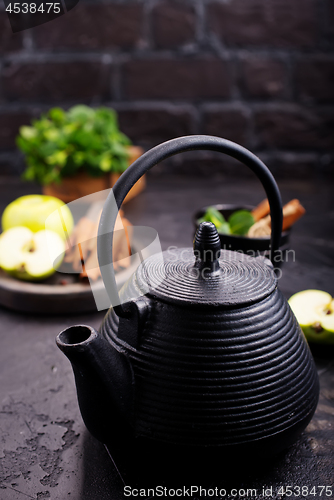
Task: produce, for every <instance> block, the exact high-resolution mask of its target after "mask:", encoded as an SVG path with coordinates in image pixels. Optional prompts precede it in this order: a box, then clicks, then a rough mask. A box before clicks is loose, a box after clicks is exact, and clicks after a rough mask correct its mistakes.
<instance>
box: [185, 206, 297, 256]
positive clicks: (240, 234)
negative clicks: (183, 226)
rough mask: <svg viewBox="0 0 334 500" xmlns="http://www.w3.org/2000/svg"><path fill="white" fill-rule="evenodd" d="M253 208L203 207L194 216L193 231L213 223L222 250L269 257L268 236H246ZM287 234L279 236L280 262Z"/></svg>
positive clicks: (283, 233) (286, 232)
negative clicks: (200, 225) (201, 225)
mask: <svg viewBox="0 0 334 500" xmlns="http://www.w3.org/2000/svg"><path fill="white" fill-rule="evenodd" d="M253 208H255V207H253V206H250V205H244V206H241V205H233V204H226V205H223V204H218V205H211V206H207V207H203V208H201V209H200V210H198V211H197V212H196V213H195V214H194V217H193V222H194V226H195V231H196V230H197V228H198V226H199V224H200V223H201V222H204V221H208V222H213V224H214V225H215V226H216V228H217V231H218V234H219V238H220V242H221V246H222V249H224V250H231V251H234V252H236V251H239V252H243V253H246V254H248V255H250V256H252V257H257V256H258V255H265V256H267V257H270V236H263V237H261V238H254V237H249V236H248V231H249V229H250V228H251V226H252V225H253V224H254V223H255V220H254V217H253V215H252V213H251V211H252V210H253ZM289 234H290V230H287V231H284V232H282V235H281V244H280V250H281V251H282V261H284V252H285V251H286V250H287V249H288V243H289ZM279 264H280V263H278V265H279Z"/></svg>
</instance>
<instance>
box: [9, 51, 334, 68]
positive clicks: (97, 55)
mask: <svg viewBox="0 0 334 500" xmlns="http://www.w3.org/2000/svg"><path fill="white" fill-rule="evenodd" d="M106 55H108V56H110V57H112V58H113V60H114V61H119V62H120V63H123V64H126V63H128V62H143V63H145V62H154V61H159V62H163V61H168V62H170V61H172V62H178V61H181V62H185V61H195V62H196V61H200V60H221V61H223V62H233V61H236V60H244V59H246V58H247V57H254V56H258V57H264V58H267V59H268V60H272V59H278V60H288V58H291V59H293V61H294V63H295V62H296V61H298V60H301V61H303V60H305V61H309V60H312V59H320V60H321V59H323V60H324V61H332V60H333V61H334V50H333V51H331V52H328V53H325V54H324V52H319V51H315V52H312V53H309V54H307V56H306V54H304V53H300V52H299V53H297V52H289V51H286V52H282V51H280V52H275V53H274V52H272V53H268V52H259V51H256V52H249V51H247V52H245V50H239V51H235V52H234V51H230V52H225V53H224V55H219V56H217V55H215V54H213V53H212V52H208V51H205V52H204V51H203V52H200V53H196V55H195V54H191V55H189V54H182V53H180V52H177V53H174V52H170V51H152V52H151V51H145V52H144V51H142V50H141V49H139V50H135V51H134V52H126V51H113V50H101V51H86V52H83V51H73V52H66V51H62V52H53V51H37V50H36V49H33V48H31V47H29V48H23V49H22V50H21V51H19V52H17V53H15V54H13V53H12V54H2V55H1V56H0V61H1V60H5V61H8V62H13V63H34V62H36V63H45V62H76V61H87V62H89V61H98V60H100V59H101V58H103V57H104V56H106ZM134 56H135V57H134ZM143 56H144V57H143Z"/></svg>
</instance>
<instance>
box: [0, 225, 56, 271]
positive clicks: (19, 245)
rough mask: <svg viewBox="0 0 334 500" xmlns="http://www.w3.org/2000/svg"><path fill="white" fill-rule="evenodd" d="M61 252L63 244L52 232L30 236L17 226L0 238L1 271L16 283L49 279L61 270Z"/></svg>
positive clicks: (38, 232) (29, 232)
mask: <svg viewBox="0 0 334 500" xmlns="http://www.w3.org/2000/svg"><path fill="white" fill-rule="evenodd" d="M64 252H65V242H64V240H63V239H62V238H61V237H60V236H59V234H58V233H56V232H55V231H48V230H43V231H37V232H36V233H33V232H32V231H30V229H28V228H27V227H24V226H16V227H12V228H11V229H8V230H7V231H5V232H3V233H2V235H1V236H0V267H2V269H3V270H4V271H6V272H7V273H9V274H10V275H12V276H14V277H15V278H18V279H22V280H27V281H39V280H43V279H45V278H48V277H49V276H51V275H52V274H53V273H54V272H55V271H56V269H57V268H58V267H59V266H60V264H61V262H62V260H63V258H64Z"/></svg>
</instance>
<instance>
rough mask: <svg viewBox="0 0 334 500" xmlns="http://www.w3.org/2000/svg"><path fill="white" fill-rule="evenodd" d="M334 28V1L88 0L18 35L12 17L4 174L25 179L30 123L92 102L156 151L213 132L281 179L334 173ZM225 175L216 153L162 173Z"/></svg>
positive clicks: (0, 158) (0, 81)
mask: <svg viewBox="0 0 334 500" xmlns="http://www.w3.org/2000/svg"><path fill="white" fill-rule="evenodd" d="M0 5H1V8H2V9H3V4H2V2H1V3H0ZM333 25H334V8H333V0H182V1H181V0H173V1H170V0H137V1H136V0H131V1H129V0H118V1H113V0H109V1H108V0H105V1H98V0H92V1H90V2H88V1H85V0H81V2H80V3H79V4H78V6H77V7H76V8H74V9H73V10H72V11H70V12H69V13H68V14H66V15H65V16H63V17H61V18H58V19H56V20H55V21H53V22H50V23H47V24H45V25H43V26H39V27H36V28H33V29H31V30H27V31H25V32H23V33H19V34H16V35H12V33H11V31H10V26H9V22H8V20H7V18H6V15H5V13H4V11H3V10H2V11H0V173H2V174H6V175H8V174H18V173H19V172H20V171H22V165H23V163H22V160H21V158H20V156H19V155H18V154H17V152H16V151H15V141H14V138H15V135H16V133H17V130H18V127H19V125H20V124H24V123H27V122H28V121H29V119H30V118H31V117H32V116H38V114H39V113H40V112H42V111H45V110H47V109H48V108H49V107H50V106H53V105H55V104H56V105H60V106H64V107H65V108H66V107H69V106H71V105H72V104H75V103H79V102H83V103H87V104H90V105H93V106H98V105H101V104H104V105H108V106H112V107H114V108H115V109H116V110H117V111H118V112H119V120H120V125H121V127H122V129H123V131H124V132H125V133H127V134H128V135H129V136H130V137H131V138H132V139H133V141H134V142H135V143H137V144H141V145H143V146H144V147H146V148H148V147H151V146H153V145H155V144H157V143H159V142H161V141H164V140H167V139H170V138H173V137H176V136H179V135H186V134H195V133H205V134H213V135H219V136H222V137H226V138H228V139H231V140H234V141H237V142H239V143H241V144H242V145H244V146H245V147H247V148H249V149H251V150H252V151H254V152H255V153H257V154H259V155H260V156H261V157H262V158H263V159H264V160H265V161H266V162H267V164H268V166H269V167H270V168H271V169H272V170H273V172H274V173H275V175H277V176H285V177H286V176H290V177H291V176H292V177H298V176H304V177H317V176H319V175H320V176H331V175H333V172H334V102H333V101H334V29H333ZM220 168H223V170H224V171H225V172H235V171H236V169H235V166H234V165H233V164H232V163H231V162H229V161H226V160H225V159H223V158H222V157H220V156H219V157H216V156H215V155H211V154H209V153H204V154H198V153H196V154H193V155H188V157H184V158H183V159H182V160H180V159H177V160H175V161H172V162H170V163H169V164H168V165H167V166H165V167H164V166H162V167H160V168H158V169H157V170H156V171H157V173H159V172H160V173H161V172H164V171H166V170H167V169H172V170H173V171H177V172H190V171H191V172H192V173H194V172H197V173H200V174H205V175H206V174H209V173H215V172H216V171H218V170H219V169H220Z"/></svg>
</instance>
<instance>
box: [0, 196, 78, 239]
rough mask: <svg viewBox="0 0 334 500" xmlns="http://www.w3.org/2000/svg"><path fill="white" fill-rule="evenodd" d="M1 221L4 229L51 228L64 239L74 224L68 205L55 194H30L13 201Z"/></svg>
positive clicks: (32, 229)
mask: <svg viewBox="0 0 334 500" xmlns="http://www.w3.org/2000/svg"><path fill="white" fill-rule="evenodd" d="M46 221H47V226H46ZM1 223H2V229H3V231H7V230H8V229H10V228H12V227H16V226H25V227H27V228H28V229H30V230H31V231H33V232H37V231H42V230H44V229H49V230H50V231H55V232H56V233H58V234H59V236H61V237H62V238H63V239H64V240H66V239H67V238H68V236H70V234H71V232H72V229H73V226H74V222H73V216H72V213H71V211H70V209H69V208H68V206H67V205H65V203H64V202H63V201H61V200H59V199H58V198H55V197H54V196H46V195H43V194H28V195H26V196H21V197H20V198H17V199H16V200H14V201H12V203H10V204H9V205H8V206H7V207H6V208H5V210H4V212H3V214H2V218H1Z"/></svg>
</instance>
